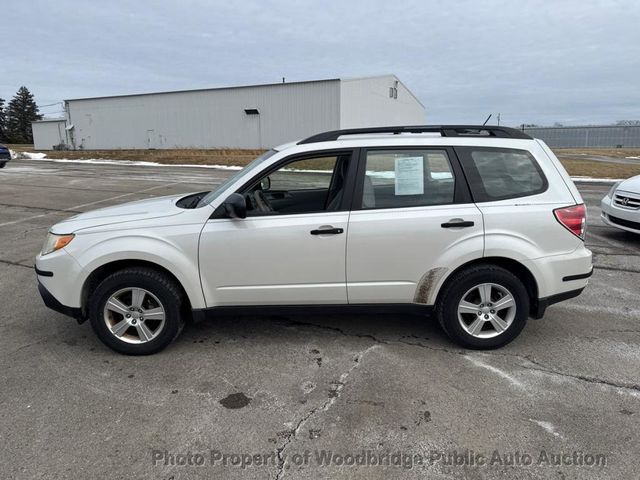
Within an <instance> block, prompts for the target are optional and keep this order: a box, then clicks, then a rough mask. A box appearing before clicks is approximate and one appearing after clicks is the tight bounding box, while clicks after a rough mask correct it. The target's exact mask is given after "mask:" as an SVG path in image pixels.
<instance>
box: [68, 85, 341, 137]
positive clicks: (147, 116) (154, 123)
mask: <svg viewBox="0 0 640 480" xmlns="http://www.w3.org/2000/svg"><path fill="white" fill-rule="evenodd" d="M339 88H340V83H339V81H338V80H327V81H318V82H304V83H290V84H275V85H263V86H256V87H241V88H228V89H215V90H201V91H187V92H175V93H160V94H150V95H131V96H123V97H109V98H95V99H82V100H69V101H68V116H69V122H70V124H72V125H73V126H74V127H73V144H74V146H75V148H83V149H91V150H95V149H125V148H158V149H162V148H224V147H228V148H267V147H271V146H276V145H279V144H282V143H286V142H289V141H292V140H296V139H298V138H303V137H305V136H309V135H312V134H314V133H318V132H321V131H324V130H333V129H336V128H339V118H340V114H339V108H340V106H339ZM245 108H257V109H258V111H259V112H260V114H259V115H247V114H246V113H245V112H244V109H245Z"/></svg>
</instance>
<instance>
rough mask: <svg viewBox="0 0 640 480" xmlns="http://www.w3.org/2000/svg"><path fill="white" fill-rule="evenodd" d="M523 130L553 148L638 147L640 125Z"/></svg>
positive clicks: (532, 128)
mask: <svg viewBox="0 0 640 480" xmlns="http://www.w3.org/2000/svg"><path fill="white" fill-rule="evenodd" d="M524 130H525V132H527V133H528V134H529V135H531V136H532V137H535V138H539V139H541V140H544V142H545V143H546V144H547V145H549V146H550V147H555V148H635V147H640V126H637V125H633V126H623V125H607V126H587V127H526V128H525V129H524Z"/></svg>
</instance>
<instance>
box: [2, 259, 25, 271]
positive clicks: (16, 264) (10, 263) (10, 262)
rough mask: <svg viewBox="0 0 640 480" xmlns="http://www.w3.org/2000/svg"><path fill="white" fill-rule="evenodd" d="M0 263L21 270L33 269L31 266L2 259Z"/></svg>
mask: <svg viewBox="0 0 640 480" xmlns="http://www.w3.org/2000/svg"><path fill="white" fill-rule="evenodd" d="M0 263H4V264H6V265H13V266H14V267H23V268H29V269H33V265H25V264H23V263H18V262H12V261H11V260H2V259H0Z"/></svg>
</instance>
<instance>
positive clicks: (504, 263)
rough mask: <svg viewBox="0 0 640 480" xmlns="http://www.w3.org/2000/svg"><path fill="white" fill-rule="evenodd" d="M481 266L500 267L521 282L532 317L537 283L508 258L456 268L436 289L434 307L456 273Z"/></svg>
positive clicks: (526, 271)
mask: <svg viewBox="0 0 640 480" xmlns="http://www.w3.org/2000/svg"><path fill="white" fill-rule="evenodd" d="M482 265H488V266H497V267H501V268H504V269H505V270H507V271H508V272H511V273H513V274H514V275H515V276H516V277H518V279H519V280H521V281H522V283H523V285H524V286H525V288H526V290H527V293H528V294H529V305H530V308H529V311H530V314H531V315H533V314H534V312H536V311H537V306H538V292H539V289H538V282H537V281H536V278H535V276H534V275H533V273H532V272H531V270H529V269H528V268H527V267H526V266H525V265H523V264H522V263H521V262H519V261H517V260H514V259H512V258H508V257H482V258H478V259H475V260H472V261H470V262H467V263H464V264H462V265H460V266H458V267H457V268H455V269H454V270H452V271H451V272H449V273H448V274H447V275H445V276H444V278H443V279H442V281H441V282H440V287H439V288H438V293H437V295H436V299H435V302H434V305H436V306H437V305H439V303H440V300H441V298H442V292H443V291H444V290H445V288H446V287H447V286H448V284H449V283H450V282H451V280H452V279H453V278H454V276H455V275H456V274H457V273H458V272H461V271H462V270H466V269H467V268H470V267H477V266H482Z"/></svg>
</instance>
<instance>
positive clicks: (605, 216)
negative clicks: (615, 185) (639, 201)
mask: <svg viewBox="0 0 640 480" xmlns="http://www.w3.org/2000/svg"><path fill="white" fill-rule="evenodd" d="M600 210H602V213H601V214H600V218H601V219H602V221H603V222H604V223H605V224H606V225H609V226H610V227H614V228H619V229H620V230H625V231H627V232H632V233H640V211H638V210H634V209H631V208H620V207H617V206H616V205H613V203H612V201H611V197H609V195H607V196H606V197H604V198H603V199H602V201H601V202H600Z"/></svg>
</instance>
